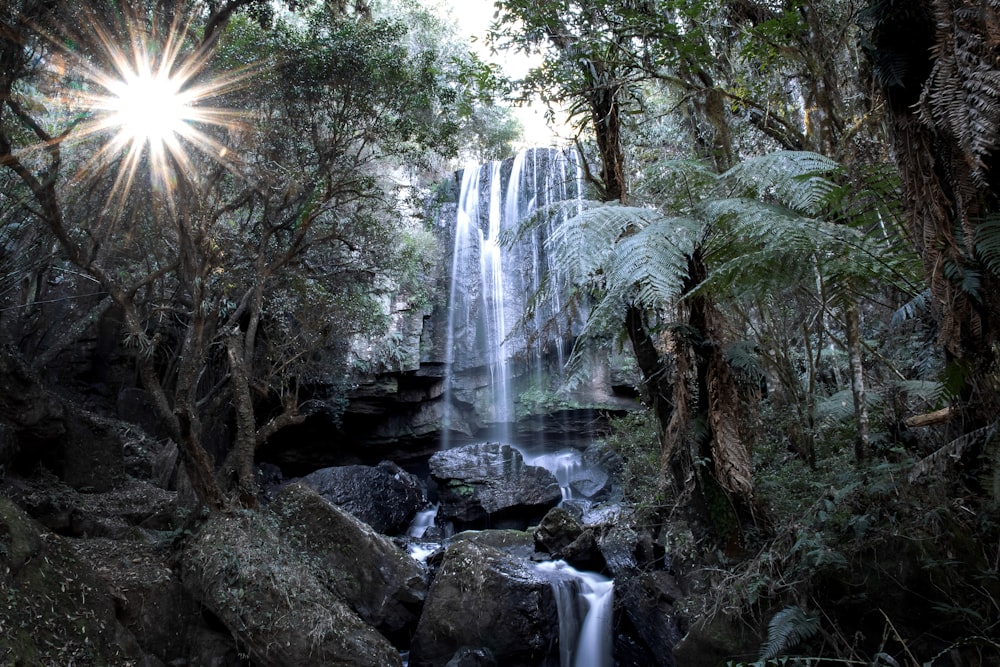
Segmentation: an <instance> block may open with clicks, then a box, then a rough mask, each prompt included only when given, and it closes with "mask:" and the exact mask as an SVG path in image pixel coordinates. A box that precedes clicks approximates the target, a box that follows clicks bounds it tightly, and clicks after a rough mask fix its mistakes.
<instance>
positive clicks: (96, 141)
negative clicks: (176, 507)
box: [0, 0, 1000, 666]
mask: <svg viewBox="0 0 1000 667" xmlns="http://www.w3.org/2000/svg"><path fill="white" fill-rule="evenodd" d="M0 8H2V13H0V20H2V22H0V258H2V264H0V337H2V340H0V343H2V349H0V364H2V377H0V465H2V466H4V469H5V471H6V473H7V477H8V478H9V479H8V485H9V480H10V479H15V478H16V479H25V480H29V479H36V480H37V479H48V480H49V481H50V482H51V483H52V484H56V483H57V481H56V480H58V483H60V484H63V483H64V484H68V485H69V486H70V487H73V488H74V489H76V490H77V491H80V490H81V489H83V490H86V491H100V490H105V489H107V488H110V487H113V486H115V485H117V484H120V483H121V479H122V477H121V475H124V474H125V473H124V472H122V473H121V475H119V474H118V472H112V471H119V470H121V469H123V466H124V464H123V462H122V457H123V456H124V455H123V454H122V443H123V442H132V443H134V442H135V441H136V440H135V438H136V437H139V436H136V433H139V432H142V431H143V429H145V430H146V431H148V432H149V433H154V434H156V435H157V436H162V437H163V438H164V439H168V440H169V441H170V442H172V443H174V444H175V445H176V452H175V456H176V459H175V460H173V461H172V463H171V465H173V466H174V468H170V466H167V468H168V474H167V479H168V480H169V481H167V482H166V483H165V485H166V486H167V487H172V488H174V489H176V488H177V486H178V484H180V485H181V486H182V487H183V489H184V490H185V493H186V498H187V500H186V501H185V502H186V510H185V511H186V512H187V516H186V521H185V522H184V523H183V524H180V525H182V528H178V529H177V532H178V533H180V532H184V531H186V532H187V533H188V534H191V533H193V532H197V530H198V526H199V525H200V524H199V523H198V521H204V520H205V517H207V516H210V515H236V516H242V514H240V513H241V512H243V511H245V510H250V511H251V512H257V511H262V510H260V509H259V508H258V505H259V503H260V497H261V496H260V490H261V489H260V476H259V471H258V468H257V465H256V464H257V463H258V462H259V452H260V451H261V450H262V448H264V447H265V446H267V445H268V443H269V442H271V441H272V440H273V439H274V438H275V436H277V434H279V433H280V432H281V431H282V430H284V429H287V428H288V427H292V426H295V425H298V424H301V423H302V422H303V421H305V420H306V418H307V417H308V416H310V415H311V414H315V412H316V411H317V410H323V411H325V412H326V413H328V414H329V416H330V419H331V420H332V421H336V418H337V416H338V410H339V411H342V410H343V409H344V408H345V406H346V404H347V403H348V402H349V400H350V392H351V389H352V386H353V383H354V382H355V381H356V377H357V376H358V374H360V373H371V372H373V371H380V370H383V371H392V370H394V369H398V366H399V362H400V358H401V355H402V354H403V351H401V350H400V349H399V346H398V339H396V338H393V337H392V336H391V335H389V332H390V331H391V328H392V326H393V325H394V323H395V322H396V320H395V319H394V318H395V316H396V315H398V313H399V312H402V311H406V310H412V311H413V312H419V311H420V310H421V309H422V308H425V307H429V306H430V305H431V304H433V303H434V302H435V300H439V299H440V298H441V296H440V294H437V293H435V291H434V289H433V286H432V285H431V284H430V283H429V281H428V276H430V275H432V274H433V272H434V267H435V266H436V265H437V264H438V263H439V262H440V253H439V250H438V248H437V246H436V244H435V241H434V238H433V235H432V232H431V221H430V220H429V218H428V213H427V211H428V204H429V202H432V201H433V199H434V193H435V192H436V187H437V186H438V184H440V183H442V182H446V181H448V180H449V179H450V178H452V176H451V175H452V173H453V172H454V170H455V169H456V168H457V167H458V166H459V165H460V164H462V163H464V162H467V161H470V160H491V159H501V158H505V157H509V156H510V155H511V154H512V153H513V150H514V147H515V146H516V144H517V141H518V130H517V124H516V121H515V120H514V119H513V115H512V114H511V111H510V109H509V108H508V107H509V105H511V104H516V103H529V102H530V103H534V104H545V105H547V108H548V113H549V115H550V118H551V119H552V121H553V123H554V125H555V126H557V127H558V130H557V131H558V132H559V133H560V134H561V135H562V137H561V139H560V141H564V142H565V148H566V149H567V150H572V151H576V152H577V153H578V155H579V156H580V157H581V158H582V159H583V163H584V164H585V165H586V170H585V176H586V182H587V188H588V192H589V195H588V201H587V202H586V203H585V205H584V206H583V207H582V209H581V211H580V212H579V213H578V214H577V215H575V216H574V217H572V219H571V220H570V221H569V222H568V223H567V228H565V230H564V231H563V232H562V233H560V235H559V236H557V237H556V238H554V239H553V240H552V247H553V250H554V252H555V253H556V255H557V257H559V263H560V265H561V266H562V267H563V268H564V270H565V271H566V272H567V274H568V276H569V278H570V282H571V283H572V285H573V286H574V291H573V294H572V298H571V299H570V300H569V302H568V303H567V304H566V308H567V309H578V310H580V311H581V312H582V311H583V309H582V304H586V312H589V316H588V320H587V326H586V328H585V330H584V332H583V334H582V335H581V336H580V337H579V338H578V339H577V340H576V342H575V345H576V349H577V350H578V351H582V350H612V349H613V350H615V351H616V352H617V351H622V350H624V351H625V352H627V353H630V354H631V355H632V356H633V357H634V360H635V363H636V366H637V369H638V374H637V382H638V386H637V387H636V389H637V392H638V394H639V396H640V397H641V406H642V409H638V410H635V411H633V412H632V413H630V414H629V415H628V416H626V417H620V418H618V419H616V420H614V421H613V423H612V427H611V431H610V435H609V436H608V438H607V443H606V446H607V447H608V448H609V450H612V451H613V452H614V453H615V454H616V455H617V456H618V457H619V458H620V462H621V464H620V467H619V469H618V475H619V477H620V481H621V483H622V485H623V488H624V490H625V497H626V500H627V501H628V502H629V504H630V508H631V511H630V514H629V516H630V519H629V521H630V522H631V524H632V525H633V526H634V527H635V530H636V531H637V532H638V533H640V534H642V535H645V536H647V538H648V541H649V544H651V545H655V546H653V547H650V548H651V549H652V550H653V551H655V552H657V553H658V554H660V555H659V556H657V558H659V560H660V561H661V562H662V559H663V555H662V554H664V553H665V554H667V555H668V556H667V558H668V559H669V560H670V561H671V563H672V565H671V568H672V571H673V572H674V573H676V574H677V576H678V578H679V580H680V581H681V582H682V584H683V585H682V588H683V595H678V596H677V599H676V600H671V604H672V605H673V609H674V612H673V613H676V615H677V617H678V618H679V619H681V621H680V627H683V628H684V629H685V631H686V632H687V633H688V635H689V637H690V638H691V639H690V641H689V643H688V647H687V648H685V649H681V650H682V651H688V652H687V653H684V652H680V653H676V660H677V663H676V664H679V665H694V664H725V661H726V660H728V659H732V660H745V661H746V662H751V661H752V660H753V659H754V657H759V659H760V660H761V661H766V660H772V659H775V660H783V661H791V660H798V663H792V662H788V664H826V663H827V662H829V663H831V664H832V663H833V662H837V663H848V664H890V665H903V664H907V665H918V664H920V665H923V664H934V665H956V666H958V665H977V664H998V661H1000V643H998V641H997V639H996V637H997V636H998V635H1000V630H998V627H1000V626H998V624H1000V578H998V575H1000V573H998V569H997V568H998V565H1000V523H998V521H1000V515H998V507H997V502H998V500H1000V477H998V475H1000V450H998V443H1000V440H998V438H997V428H998V421H997V415H998V410H1000V393H998V390H1000V387H998V379H1000V377H998V367H997V359H996V353H997V335H998V319H997V318H998V314H1000V301H998V300H1000V290H998V289H997V281H998V278H1000V217H998V216H1000V201H998V194H1000V188H998V182H997V178H998V176H997V172H996V170H995V169H994V166H995V164H994V163H995V156H996V154H997V151H998V145H1000V143H998V142H1000V3H998V2H996V1H995V0H986V1H982V0H980V1H975V0H909V1H907V2H899V1H895V0H865V1H861V0H858V1H854V0H773V1H772V0H617V1H604V0H581V1H570V0H565V1H560V2H543V3H536V2H529V1H527V0H498V1H497V2H496V7H495V11H496V16H495V19H494V22H493V25H492V28H491V32H490V34H489V35H488V36H483V38H484V39H488V43H489V44H490V45H492V46H493V47H494V48H495V49H497V50H499V52H501V53H502V52H504V50H511V51H524V52H527V53H529V54H532V55H533V56H534V58H535V61H534V62H536V63H537V66H536V67H535V68H534V69H532V71H531V72H530V73H529V74H528V75H527V77H526V78H524V79H523V80H518V81H511V80H508V79H506V78H505V77H504V76H503V73H502V71H501V69H500V68H499V67H498V66H497V65H493V64H490V63H488V62H485V61H484V60H483V59H482V58H481V57H479V56H477V55H475V53H474V52H473V51H471V50H470V49H469V46H468V45H467V44H463V43H462V41H461V40H460V39H459V38H458V37H457V35H456V32H455V29H454V27H453V26H452V25H451V24H449V22H448V21H446V20H444V19H442V18H440V17H439V16H437V15H436V14H435V13H434V12H432V11H431V10H429V9H428V8H426V7H424V6H423V5H421V4H420V3H417V2H406V1H405V0H394V1H389V0H386V1H385V2H370V3H369V2H364V1H363V0H358V1H357V2H354V3H346V2H335V1H333V0H327V1H325V2H303V1H295V0H286V2H284V3H277V2H273V3H272V2H264V1H261V0H225V1H215V0H192V1H190V2H178V1H175V0H149V1H143V0H88V1H86V2H74V3H60V2H52V1H49V0H2V1H0ZM484 11H487V10H485V9H484ZM145 61H148V62H151V63H153V66H154V67H155V68H159V67H164V68H165V69H166V70H168V71H170V72H172V73H176V76H177V85H176V92H177V93H178V94H181V95H186V96H187V97H186V98H185V99H187V100H188V106H185V107H184V111H183V112H182V115H183V117H181V118H180V119H178V120H176V124H171V123H170V122H168V120H164V119H159V120H158V121H157V123H154V126H153V127H150V126H142V124H140V123H138V122H135V121H129V122H127V123H126V122H125V121H123V120H122V118H123V116H122V113H123V112H122V111H121V109H120V107H118V106H116V104H118V103H117V102H116V99H117V97H116V93H115V88H114V85H115V84H114V82H115V81H116V80H118V79H120V78H127V77H128V76H129V74H130V68H135V63H136V62H145ZM132 73H133V74H138V72H132ZM169 103H170V101H169V100H165V101H164V104H169ZM163 125H169V131H165V130H164V128H163V127H162V126H163ZM550 213H552V214H554V212H550ZM544 217H545V212H544V211H543V212H542V214H541V215H539V216H538V221H542V220H543V219H544ZM401 304H402V307H401ZM317 386H322V387H323V390H322V395H319V394H317V392H316V390H315V388H316V387H317ZM137 397H139V398H141V400H139V398H137ZM129 401H138V403H137V404H136V405H131V407H130V403H129ZM123 406H124V407H123ZM123 413H127V414H129V415H131V416H132V418H131V419H127V420H125V421H129V422H131V425H129V426H126V425H125V421H123V420H122V419H121V416H122V414H123ZM112 415H113V417H112ZM139 441H140V442H141V437H140V440H139ZM348 446H349V445H348ZM178 469H179V471H178ZM51 477H55V478H56V480H52V479H51ZM178 478H180V479H181V480H182V481H181V482H178V481H177V480H178ZM19 483H20V482H19ZM25 483H27V482H25ZM10 488H15V487H10ZM18 488H19V487H18ZM8 491H9V492H8V493H7V495H9V496H11V497H12V498H15V497H17V494H16V493H15V492H13V491H10V490H9V489H8ZM22 500H23V498H22ZM20 504H21V505H24V506H26V507H27V506H30V508H29V509H31V508H33V511H32V512H29V513H32V514H34V515H36V518H38V515H44V514H45V511H46V510H44V508H43V509H39V508H40V507H43V505H42V504H39V503H37V502H36V503H34V504H32V503H26V502H21V503H20ZM4 507H5V508H6V505H5V506H4ZM198 508H205V510H204V512H202V511H200V510H199V509H198ZM12 511H13V510H11V512H12ZM8 514H9V512H8V511H7V510H6V509H5V516H7V515H8ZM5 521H7V523H5V524H3V525H5V526H7V528H6V529H5V530H6V532H0V556H3V558H5V559H7V560H8V561H9V562H11V563H14V562H15V561H16V559H17V558H22V557H23V555H21V556H19V555H18V552H17V549H15V547H14V545H15V544H16V543H17V540H16V539H15V538H14V537H11V536H12V535H15V533H16V531H14V530H13V529H12V528H11V527H10V526H12V525H13V523H12V521H13V520H12V519H10V518H9V516H8V518H6V519H5ZM15 537H16V536H15ZM175 537H177V536H175ZM13 569H14V570H17V569H18V568H17V567H14V568H13ZM7 571H8V575H6V576H7V579H4V580H3V581H4V582H5V584H4V585H5V586H7V587H8V590H14V588H15V586H14V584H13V583H12V582H13V581H14V580H13V579H11V577H12V576H13V575H10V572H11V567H8V569H7ZM10 600H11V601H15V596H14V594H13V593H11V596H10ZM0 604H2V599H0ZM17 604H19V605H21V606H22V607H24V608H29V607H30V606H31V604H33V603H29V602H26V601H24V600H22V599H17ZM0 619H3V620H4V623H8V624H15V623H17V622H19V621H18V618H17V616H16V614H8V615H6V616H4V615H3V614H2V613H0ZM696 638H697V639H696ZM0 641H2V640H0ZM698 642H702V643H698ZM761 644H763V648H762V649H760V652H759V654H758V656H753V657H749V658H748V657H747V656H746V646H747V645H751V646H752V647H754V650H756V649H758V648H760V646H761ZM0 646H4V648H5V649H6V650H8V651H11V650H13V649H11V647H10V646H6V645H3V644H2V643H0ZM669 648H670V647H667V648H664V649H663V650H664V653H665V654H669ZM38 650H41V649H38ZM789 655H797V656H800V657H799V658H789V657H788V656H789ZM695 656H697V657H695ZM24 660H25V662H23V663H19V662H15V664H36V663H33V662H31V661H30V660H29V659H24ZM699 660H700V661H702V662H699ZM713 661H715V662H713ZM37 664H44V660H43V661H42V662H38V663H37ZM50 664H55V663H50ZM67 664H68V663H67ZM88 664H89V663H88ZM123 664H124V663H123ZM664 664H668V663H666V662H664Z"/></svg>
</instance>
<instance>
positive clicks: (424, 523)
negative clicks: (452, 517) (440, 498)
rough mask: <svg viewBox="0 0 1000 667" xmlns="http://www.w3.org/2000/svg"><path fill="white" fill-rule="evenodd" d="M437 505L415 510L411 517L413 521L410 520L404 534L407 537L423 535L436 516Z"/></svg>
mask: <svg viewBox="0 0 1000 667" xmlns="http://www.w3.org/2000/svg"><path fill="white" fill-rule="evenodd" d="M437 513H438V506H437V505H431V506H430V507H428V508H427V509H425V510H421V511H419V512H417V515H416V516H415V517H413V521H411V522H410V527H409V528H407V529H406V534H407V535H408V536H409V537H415V538H417V539H419V538H421V537H423V536H424V533H426V532H427V529H428V528H430V527H431V526H433V525H434V519H435V518H437Z"/></svg>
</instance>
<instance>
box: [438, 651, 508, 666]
mask: <svg viewBox="0 0 1000 667" xmlns="http://www.w3.org/2000/svg"><path fill="white" fill-rule="evenodd" d="M445 667H497V661H496V659H495V658H494V657H493V654H492V653H490V652H489V651H488V650H486V649H484V648H463V649H460V650H459V651H458V653H456V654H455V657H453V658H452V659H451V660H449V661H448V664H446V665H445Z"/></svg>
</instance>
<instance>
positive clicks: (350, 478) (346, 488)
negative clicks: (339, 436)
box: [298, 461, 427, 535]
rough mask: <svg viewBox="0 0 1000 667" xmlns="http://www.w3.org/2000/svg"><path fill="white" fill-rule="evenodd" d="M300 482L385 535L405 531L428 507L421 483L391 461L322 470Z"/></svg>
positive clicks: (303, 478)
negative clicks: (373, 464)
mask: <svg viewBox="0 0 1000 667" xmlns="http://www.w3.org/2000/svg"><path fill="white" fill-rule="evenodd" d="M298 481H299V482H301V483H302V484H305V485H306V486H309V487H312V488H313V489H315V490H316V491H317V492H318V493H319V494H320V495H321V496H323V498H325V499H326V500H328V501H330V502H331V503H333V504H335V505H337V506H339V507H341V508H343V509H344V510H346V511H348V512H350V513H351V514H353V515H354V516H356V517H357V518H358V519H360V520H362V521H364V522H365V523H367V524H368V525H369V526H371V527H372V528H374V529H375V530H376V531H378V532H380V533H383V534H386V535H395V534H399V533H403V532H405V531H406V527H407V526H409V525H410V522H411V521H413V517H414V516H416V514H417V512H418V511H419V510H421V509H422V508H423V507H424V506H425V505H426V504H427V495H426V493H425V491H424V487H423V484H422V483H421V481H420V480H419V479H418V478H417V477H415V476H414V475H411V474H410V473H408V472H406V471H405V470H403V469H402V468H400V467H399V466H397V465H396V464H395V463H391V462H389V461H383V462H382V463H380V464H378V465H377V466H374V467H372V466H363V465H352V466H339V467H334V468H322V469H321V470H317V471H315V472H313V473H310V474H308V475H306V476H305V477H302V478H301V479H299V480H298Z"/></svg>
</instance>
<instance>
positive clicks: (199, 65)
mask: <svg viewBox="0 0 1000 667" xmlns="http://www.w3.org/2000/svg"><path fill="white" fill-rule="evenodd" d="M157 18H158V17H139V16H137V15H128V14H126V15H125V16H124V17H121V18H120V20H119V22H118V23H117V25H107V24H106V23H105V22H102V21H101V20H99V19H98V17H96V16H93V15H91V16H90V17H89V22H90V24H91V25H90V26H88V27H89V28H90V29H91V30H92V33H91V35H92V37H91V38H90V39H89V41H88V42H86V43H85V44H86V47H85V48H84V49H79V48H76V49H70V48H66V47H60V48H61V49H62V50H63V51H64V55H66V56H69V60H71V62H73V63H75V64H76V67H75V68H74V69H75V71H74V72H73V76H75V77H77V79H78V81H79V85H78V86H77V87H76V93H75V95H74V100H73V105H74V106H76V107H78V108H79V109H80V111H81V114H80V116H78V118H79V119H80V120H79V121H78V122H77V124H76V126H75V127H74V128H73V130H72V131H71V132H70V133H69V134H68V135H67V141H69V142H79V143H83V142H85V141H88V142H89V141H93V140H96V143H97V146H98V148H97V149H96V150H95V151H94V152H93V154H92V155H91V157H90V158H89V159H87V160H86V161H85V162H84V164H83V166H82V167H81V168H79V169H78V170H77V173H76V176H75V179H74V180H76V181H85V180H88V179H93V178H94V177H95V176H98V175H100V176H104V175H107V174H109V173H113V177H112V178H113V180H112V181H111V184H110V186H109V189H108V194H107V202H106V211H117V212H121V209H122V207H123V206H124V204H125V202H126V200H127V199H128V197H129V195H130V193H131V191H132V189H133V187H134V186H135V184H136V182H137V180H138V179H140V177H146V176H148V179H149V183H150V185H151V186H152V187H153V188H155V189H156V190H158V191H159V192H163V193H166V195H167V199H166V201H167V203H168V205H169V206H170V207H171V208H173V207H174V196H175V194H176V189H177V185H178V183H179V182H180V181H182V180H184V181H191V180H195V179H197V178H198V176H199V175H200V173H201V172H203V171H204V170H205V169H207V168H208V167H207V166H206V164H205V161H204V159H202V158H207V159H208V160H210V161H211V162H214V163H215V164H221V165H223V166H226V167H231V166H232V164H233V152H232V151H231V150H230V149H229V148H228V147H227V146H226V145H225V143H224V141H225V137H226V134H227V132H226V130H232V129H235V128H237V127H238V126H240V124H241V122H242V121H241V119H242V117H243V115H244V114H242V113H241V112H239V111H237V110H234V109H227V108H224V107H221V106H212V103H213V102H216V101H218V99H219V98H220V97H221V96H223V95H225V94H226V93H229V92H232V91H233V90H235V89H236V88H238V87H239V86H240V85H242V84H243V83H245V80H246V77H247V76H248V72H249V71H250V70H249V69H243V70H241V71H236V72H227V73H223V74H220V73H216V72H212V71H210V68H209V67H208V64H209V59H210V55H211V49H210V48H207V47H206V45H205V44H202V43H200V42H199V41H198V40H197V38H196V37H194V36H193V31H192V29H191V28H192V24H191V23H190V22H187V23H183V22H180V21H178V20H176V19H174V20H173V21H170V22H169V23H168V24H167V27H165V28H159V27H158V26H159V25H160V22H159V21H157V20H156V19H157ZM65 42H68V43H69V44H81V43H84V42H82V40H77V39H68V40H65ZM199 155H200V156H201V157H200V158H199V157H198V156H199Z"/></svg>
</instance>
